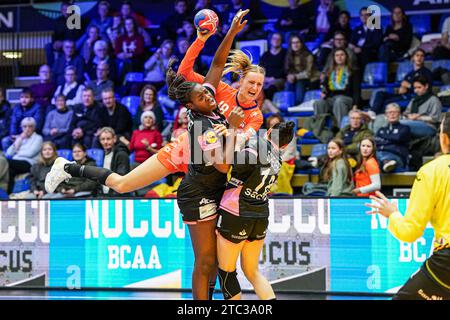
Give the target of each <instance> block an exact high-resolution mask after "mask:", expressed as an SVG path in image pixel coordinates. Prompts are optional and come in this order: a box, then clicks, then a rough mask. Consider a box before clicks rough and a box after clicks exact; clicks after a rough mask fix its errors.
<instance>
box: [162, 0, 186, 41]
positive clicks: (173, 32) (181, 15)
mask: <svg viewBox="0 0 450 320" xmlns="http://www.w3.org/2000/svg"><path fill="white" fill-rule="evenodd" d="M174 8H175V13H173V14H171V15H170V16H168V17H167V18H165V19H164V20H163V22H162V23H161V29H162V31H163V32H164V35H165V37H164V38H165V39H171V40H173V41H175V40H176V39H177V37H178V35H179V34H180V33H182V32H183V21H185V20H192V19H193V18H192V16H191V13H190V12H189V6H188V2H187V0H175V4H174Z"/></svg>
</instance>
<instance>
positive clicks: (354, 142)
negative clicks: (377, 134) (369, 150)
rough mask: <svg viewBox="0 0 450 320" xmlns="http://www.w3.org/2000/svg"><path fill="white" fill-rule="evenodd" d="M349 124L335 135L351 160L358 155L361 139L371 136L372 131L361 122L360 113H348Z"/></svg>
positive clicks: (354, 111) (356, 111) (355, 110)
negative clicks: (341, 142)
mask: <svg viewBox="0 0 450 320" xmlns="http://www.w3.org/2000/svg"><path fill="white" fill-rule="evenodd" d="M349 119H350V124H348V125H346V126H345V127H344V128H342V129H341V130H340V131H339V132H338V133H337V135H336V138H337V139H341V140H342V141H344V145H345V151H346V152H347V154H348V155H349V156H351V157H352V158H353V159H356V158H357V156H358V154H359V151H360V150H359V145H360V143H361V141H362V139H363V138H365V137H367V136H372V135H373V133H372V131H370V130H369V128H368V127H367V125H366V124H365V123H363V121H362V115H361V111H359V110H357V109H354V110H352V111H350V113H349Z"/></svg>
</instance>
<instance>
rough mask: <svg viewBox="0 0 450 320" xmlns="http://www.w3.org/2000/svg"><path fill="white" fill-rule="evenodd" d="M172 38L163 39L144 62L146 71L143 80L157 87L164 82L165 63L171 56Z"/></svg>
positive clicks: (161, 85) (166, 63) (167, 62)
mask: <svg viewBox="0 0 450 320" xmlns="http://www.w3.org/2000/svg"><path fill="white" fill-rule="evenodd" d="M173 46H174V43H173V41H172V40H164V41H163V43H162V44H161V46H160V47H159V48H158V50H156V52H155V53H154V54H153V55H152V56H151V57H150V58H149V59H148V60H147V62H146V63H145V64H144V69H145V71H146V73H147V74H146V76H145V81H148V82H151V83H152V84H153V85H154V86H155V87H156V88H157V89H160V88H161V87H163V86H164V84H165V82H166V72H167V65H168V64H169V59H170V58H171V57H172V56H173Z"/></svg>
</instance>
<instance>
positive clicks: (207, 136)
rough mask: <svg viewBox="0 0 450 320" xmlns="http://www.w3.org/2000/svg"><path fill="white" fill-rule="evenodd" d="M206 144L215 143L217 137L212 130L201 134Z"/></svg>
mask: <svg viewBox="0 0 450 320" xmlns="http://www.w3.org/2000/svg"><path fill="white" fill-rule="evenodd" d="M203 138H204V141H205V142H206V144H214V143H216V142H217V135H216V133H215V132H214V131H213V130H208V131H206V132H205V133H204V134H203Z"/></svg>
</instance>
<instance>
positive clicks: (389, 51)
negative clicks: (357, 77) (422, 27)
mask: <svg viewBox="0 0 450 320" xmlns="http://www.w3.org/2000/svg"><path fill="white" fill-rule="evenodd" d="M412 38H413V29H412V26H411V24H410V23H409V22H408V18H407V16H406V14H405V12H404V11H403V9H402V8H401V7H398V6H396V7H394V9H392V15H391V24H390V25H389V26H388V27H387V28H386V31H385V32H384V37H383V44H382V45H381V48H380V51H379V56H378V59H379V60H380V61H384V62H391V61H397V60H399V59H402V58H403V56H404V55H405V54H406V53H407V52H408V50H409V48H410V47H411V42H412Z"/></svg>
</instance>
